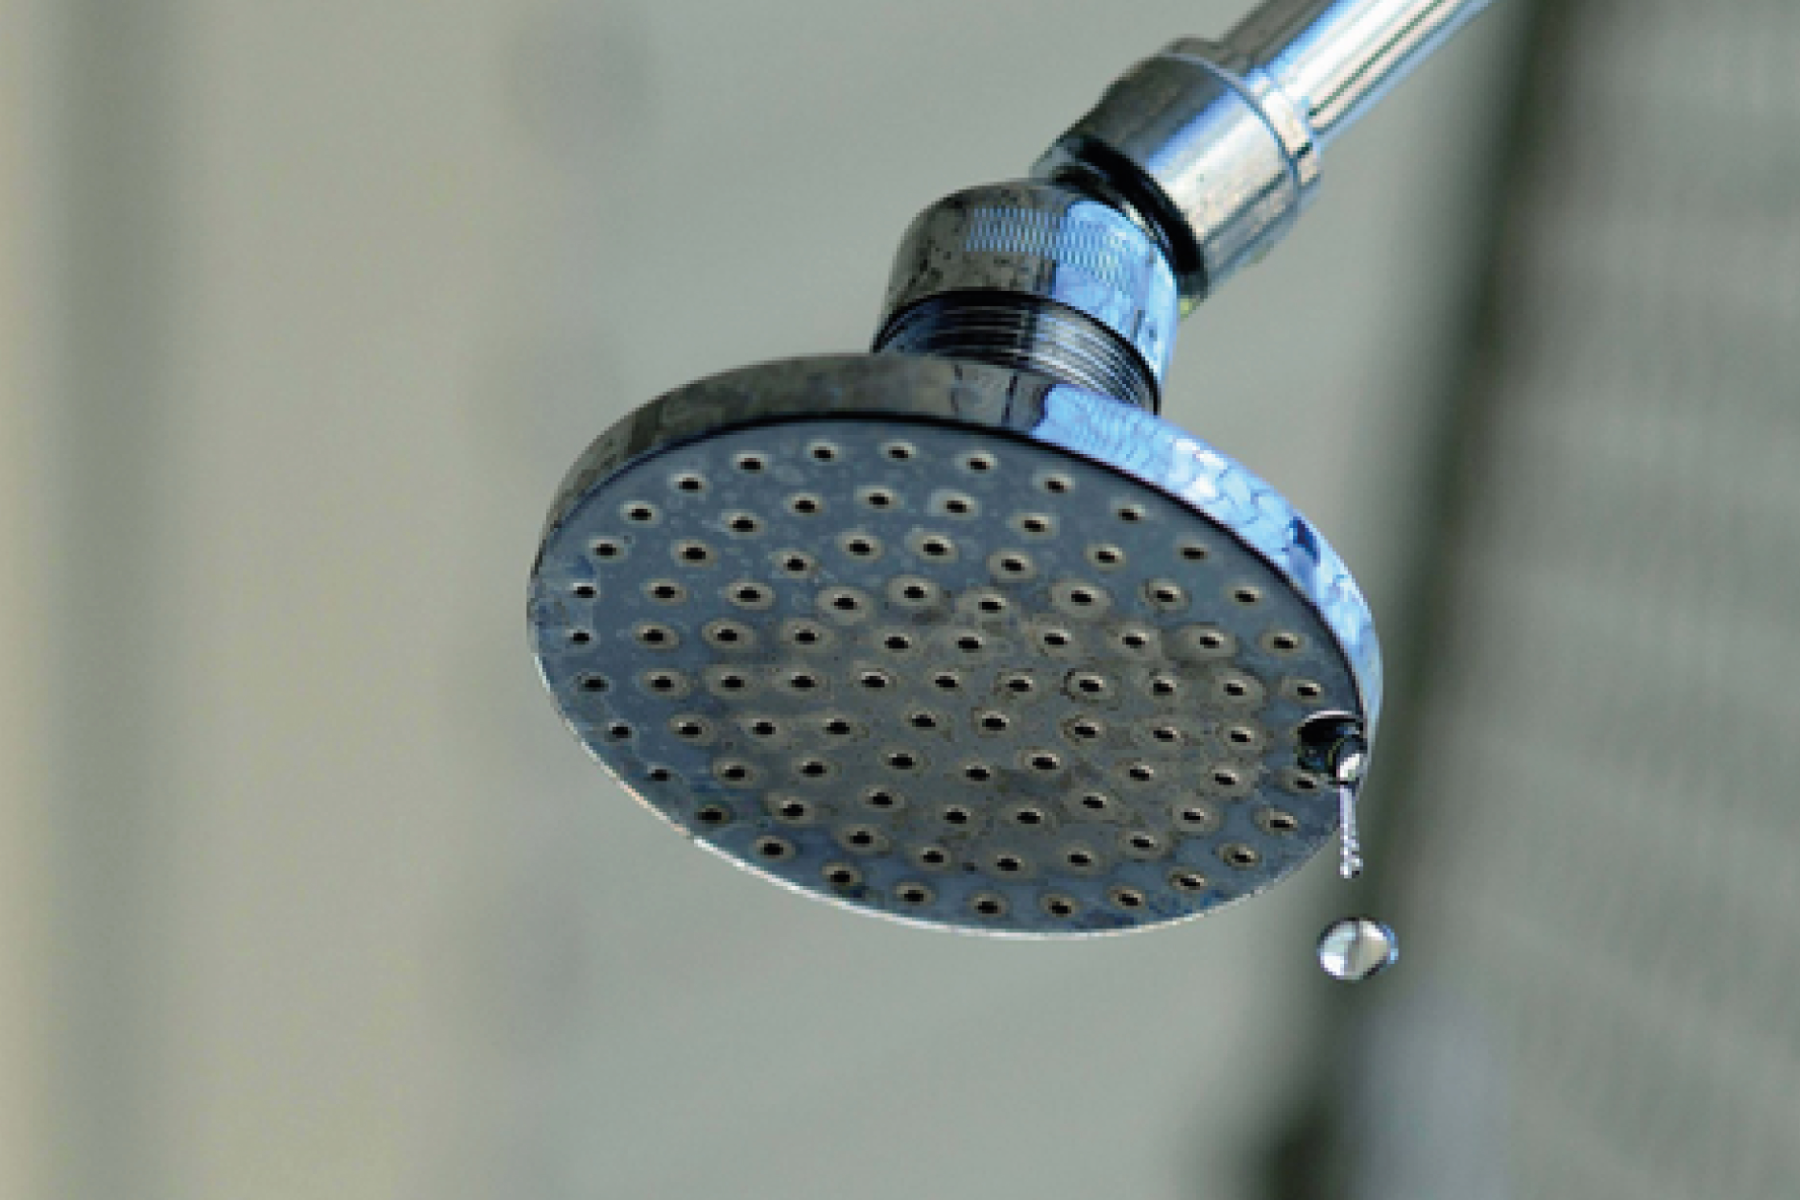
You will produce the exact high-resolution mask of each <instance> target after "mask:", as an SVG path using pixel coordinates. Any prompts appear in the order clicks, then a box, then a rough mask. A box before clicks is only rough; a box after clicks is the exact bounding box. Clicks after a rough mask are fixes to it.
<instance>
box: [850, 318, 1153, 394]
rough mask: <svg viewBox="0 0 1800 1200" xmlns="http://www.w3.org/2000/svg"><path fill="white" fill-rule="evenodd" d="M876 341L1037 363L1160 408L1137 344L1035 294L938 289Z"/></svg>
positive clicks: (1053, 373) (894, 348)
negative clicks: (1136, 350) (1134, 349)
mask: <svg viewBox="0 0 1800 1200" xmlns="http://www.w3.org/2000/svg"><path fill="white" fill-rule="evenodd" d="M875 349H876V350H877V352H881V353H890V354H925V355H932V356H935V357H938V358H955V359H965V360H969V361H973V362H983V363H988V364H990V365H992V366H996V367H1008V368H1011V369H1014V370H1025V371H1036V372H1037V373H1039V374H1041V375H1047V376H1049V377H1050V378H1051V379H1054V380H1056V381H1058V382H1059V383H1067V384H1072V385H1073V386H1075V387H1079V388H1083V389H1085V390H1087V391H1090V392H1096V393H1098V394H1100V395H1103V396H1111V397H1113V398H1115V399H1118V400H1123V401H1125V402H1126V403H1128V404H1133V405H1135V406H1137V407H1138V408H1142V409H1145V410H1146V411H1149V412H1155V411H1156V380H1155V379H1153V378H1151V376H1150V373H1149V370H1148V368H1146V367H1145V365H1144V361H1143V360H1142V359H1141V358H1139V357H1138V356H1137V355H1136V354H1134V353H1133V352H1132V350H1131V347H1129V346H1127V345H1126V344H1125V343H1124V342H1123V341H1121V340H1120V339H1119V338H1118V337H1117V336H1116V335H1114V334H1113V333H1112V332H1111V331H1110V330H1108V329H1106V328H1105V327H1104V326H1102V325H1101V324H1100V323H1099V322H1097V321H1095V320H1094V319H1093V318H1091V317H1088V316H1085V315H1084V314H1082V313H1078V312H1076V311H1074V310H1073V309H1068V308H1064V307H1062V306H1061V305H1059V304H1054V303H1051V302H1049V301H1045V300H1039V299H1036V298H1035V297H1032V296H1021V295H1018V294H1016V293H1012V292H952V293H950V294H948V295H943V296H933V297H931V298H930V299H928V300H925V301H922V302H921V303H918V304H915V305H913V306H912V307H911V308H909V309H907V310H905V311H904V312H902V313H900V314H899V315H898V316H896V317H895V318H894V319H893V320H892V321H890V322H888V325H887V328H885V329H883V330H882V332H881V336H880V338H878V339H877V341H876V343H875Z"/></svg>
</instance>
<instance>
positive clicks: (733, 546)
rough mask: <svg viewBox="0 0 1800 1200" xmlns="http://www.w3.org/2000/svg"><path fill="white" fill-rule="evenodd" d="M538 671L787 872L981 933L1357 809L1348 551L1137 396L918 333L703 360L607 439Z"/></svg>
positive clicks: (1150, 918)
mask: <svg viewBox="0 0 1800 1200" xmlns="http://www.w3.org/2000/svg"><path fill="white" fill-rule="evenodd" d="M531 617H532V628H533V632H534V635H535V638H536V643H537V653H538V656H539V660H540V662H541V664H542V668H543V672H544V677H545V680H546V681H547V683H548V684H549V687H550V690H551V693H552V694H553V696H554V697H555V699H556V701H557V703H558V705H559V706H560V707H561V708H562V710H563V713H564V715H565V717H566V718H567V719H568V721H569V724H570V726H571V727H572V728H573V729H574V731H575V733H576V735H577V736H578V737H579V738H580V739H581V740H582V741H583V742H584V743H585V744H586V745H587V746H588V747H589V748H590V749H591V750H592V751H593V752H594V754H595V755H596V756H597V757H598V758H599V759H600V760H601V761H602V762H603V763H605V764H606V765H607V766H608V767H609V768H611V769H612V771H613V772H614V773H615V774H616V775H617V776H618V777H619V779H620V780H621V781H622V782H623V783H624V784H625V785H626V786H627V787H628V788H630V789H631V790H632V791H633V792H634V793H636V794H637V795H638V796H639V797H640V798H641V799H643V800H644V801H645V803H647V804H648V805H649V806H651V807H652V808H653V809H654V810H656V811H657V812H659V813H660V814H662V815H663V816H664V817H666V818H667V819H668V820H670V821H671V822H673V823H674V824H675V825H676V826H677V827H679V828H681V829H682V830H684V831H685V832H687V833H689V834H690V835H691V836H692V837H694V838H695V839H696V840H698V841H699V842H700V843H701V844H703V845H705V846H708V847H710V848H712V849H714V850H717V851H719V852H720V853H722V854H725V855H726V856H728V857H730V858H732V859H734V860H736V861H738V862H740V863H742V864H744V865H746V866H748V867H750V868H751V869H753V870H755V871H758V872H760V873H762V874H764V875H766V876H768V877H770V878H772V879H774V880H777V881H778V882H782V883H786V884H788V885H790V886H792V887H795V888H799V889H801V890H804V891H808V892H810V893H812V894H815V895H819V896H824V897H827V898H830V899H834V900H838V901H840V902H843V903H847V904H851V905H855V906H858V907H861V908H865V909H869V910H873V911H877V912H881V913H884V914H886V915H890V916H896V917H901V918H904V919H908V920H913V921H919V922H926V923H932V924H939V925H949V926H957V927H961V928H965V929H973V930H980V931H984V932H994V933H1015V934H1057V933H1061V934H1079V933H1099V932H1109V931H1114V930H1120V929H1128V928H1133V927H1136V926H1142V925H1148V924H1154V923H1158V922H1163V921H1170V920H1177V919H1180V918H1183V917H1189V916H1194V915H1197V914H1200V913H1203V912H1206V911H1209V910H1211V909H1214V908H1217V907H1219V906H1220V905H1222V904H1225V903H1228V902H1230V901H1232V900H1236V899H1239V898H1241V897H1244V896H1248V895H1251V894H1253V893H1255V892H1257V891H1260V890H1262V889H1263V888H1265V887H1267V886H1269V885H1270V884H1271V883H1273V882H1275V881H1276V880H1278V879H1280V878H1281V877H1283V876H1284V875H1286V874H1288V873H1289V872H1291V871H1293V870H1294V869H1295V868H1296V867H1298V866H1299V865H1300V864H1301V863H1302V862H1304V861H1305V860H1306V859H1307V858H1308V857H1309V856H1310V855H1311V854H1312V853H1313V852H1314V851H1316V850H1317V849H1318V848H1319V847H1320V846H1321V845H1323V844H1324V843H1325V842H1326V841H1327V840H1328V839H1329V838H1330V836H1331V834H1332V832H1333V831H1334V829H1335V828H1336V825H1337V813H1336V808H1335V790H1334V788H1333V786H1332V782H1331V779H1330V777H1329V776H1328V775H1326V774H1323V773H1321V772H1319V771H1316V770H1312V769H1309V768H1308V767H1307V766H1306V765H1304V764H1303V763H1302V761H1301V758H1300V754H1301V750H1302V742H1301V734H1300V731H1301V729H1302V726H1303V725H1304V724H1305V722H1306V721H1307V720H1308V719H1309V718H1311V717H1313V716H1315V715H1317V714H1334V715H1342V714H1352V715H1354V717H1355V718H1356V719H1359V720H1363V721H1368V722H1371V723H1372V719H1373V715H1374V709H1375V706H1376V705H1377V703H1378V689H1379V683H1378V678H1379V665H1378V657H1377V651H1376V647H1375V641H1374V634H1373V630H1372V628H1371V625H1370V622H1369V614H1368V611H1367V609H1366V608H1365V607H1364V605H1363V601H1362V598H1361V597H1360V595H1358V593H1357V591H1356V587H1355V585H1354V584H1353V583H1352V582H1351V580H1350V577H1349V575H1348V574H1347V572H1346V571H1345V570H1344V568H1343V565H1342V564H1341V563H1340V562H1339V561H1338V559H1337V558H1336V556H1335V555H1333V554H1332V552H1331V551H1330V549H1329V548H1328V547H1326V546H1325V544H1324V542H1323V541H1322V540H1321V539H1320V538H1319V537H1318V536H1317V534H1316V533H1315V532H1314V531H1313V530H1312V528H1311V527H1310V526H1309V525H1308V524H1307V523H1306V522H1305V521H1304V520H1303V519H1302V518H1300V517H1299V516H1298V514H1296V513H1294V512H1293V510H1292V509H1291V508H1289V507H1288V506H1287V504H1286V503H1285V502H1284V501H1283V500H1282V499H1281V498H1280V497H1279V496H1278V495H1277V494H1276V493H1275V492H1274V491H1273V490H1272V489H1270V488H1269V487H1268V486H1267V485H1265V484H1263V483H1262V482H1261V481H1259V480H1257V479H1256V478H1255V477H1254V476H1252V475H1250V474H1249V473H1248V472H1247V471H1245V470H1244V469H1243V468H1242V467H1240V466H1238V465H1237V464H1235V463H1234V462H1232V461H1231V460H1230V459H1229V458H1227V457H1225V456H1224V455H1222V454H1220V453H1219V452H1218V451H1216V450H1213V449H1211V448H1210V447H1208V446H1206V445H1205V444H1204V443H1202V442H1200V441H1198V440H1197V439H1195V438H1193V437H1191V436H1190V435H1188V434H1185V433H1183V432H1182V431H1180V430H1178V429H1176V428H1175V427H1173V426H1171V425H1169V424H1167V423H1165V422H1163V421H1160V420H1158V419H1157V418H1156V417H1153V416H1151V415H1150V414H1148V413H1145V412H1143V411H1141V410H1138V409H1135V408H1130V407H1127V406H1125V405H1123V404H1121V403H1120V402H1118V401H1116V400H1112V399H1108V398H1105V397H1101V396H1098V395H1095V394H1093V393H1090V392H1087V391H1084V390H1082V389H1078V388H1075V387H1071V386H1069V385H1066V384H1061V383H1057V382H1055V381H1053V380H1051V379H1048V378H1047V377H1043V376H1039V375H1035V374H1028V373H1024V372H1015V371H1011V370H1007V369H1003V368H998V367H993V366H989V365H986V364H981V363H970V362H957V361H947V360H941V359H935V358H928V357H913V356H903V355H869V356H856V357H841V358H818V359H807V360H799V361H791V362H782V363H775V364H771V365H767V366H760V367H751V368H748V369H746V370H741V371H734V372H730V373H728V374H725V375H721V376H718V377H715V378H713V379H708V380H704V381H702V382H699V383H696V384H692V385H690V386H688V387H685V388H682V389H680V390H679V391H676V392H674V393H672V394H670V395H668V396H665V397H664V398H662V399H661V400H658V401H657V402H655V403H654V404H652V405H650V406H648V407H647V408H644V409H641V410H639V411H638V412H637V413H635V414H633V415H632V416H631V417H629V418H627V419H626V420H625V421H623V422H621V423H620V424H619V425H618V426H616V427H615V428H614V429H613V430H612V431H610V432H609V433H608V434H606V435H605V436H604V437H602V438H601V439H600V440H599V441H598V442H596V443H595V444H594V446H593V447H591V448H590V449H589V451H588V452H587V454H586V455H585V456H583V458H582V459H581V461H580V462H579V463H578V464H577V465H576V467H575V470H574V472H573V473H572V474H571V475H570V477H569V480H568V482H567V483H566V484H565V485H564V487H563V489H562V491H561V493H560V494H559V496H558V499H557V502H556V505H555V508H554V509H553V511H552V515H551V520H550V527H549V530H548V533H547V534H546V537H545V540H544V544H543V549H542V553H541V554H540V556H539V559H538V563H537V568H536V571H535V573H534V576H533V584H532V604H531Z"/></svg>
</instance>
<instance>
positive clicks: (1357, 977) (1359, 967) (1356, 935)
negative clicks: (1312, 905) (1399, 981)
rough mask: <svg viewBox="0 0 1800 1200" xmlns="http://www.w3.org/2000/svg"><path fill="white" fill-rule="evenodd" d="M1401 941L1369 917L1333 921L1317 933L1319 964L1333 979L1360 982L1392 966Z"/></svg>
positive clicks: (1397, 956) (1395, 960) (1398, 955)
mask: <svg viewBox="0 0 1800 1200" xmlns="http://www.w3.org/2000/svg"><path fill="white" fill-rule="evenodd" d="M1399 958H1400V940H1399V939H1398V938H1397V937H1395V936H1394V931H1393V930H1392V929H1389V928H1388V927H1387V926H1386V925H1383V924H1382V923H1381V922H1380V921H1376V920H1373V919H1371V918H1369V917H1345V918H1344V919H1342V920H1341V921H1334V922H1332V924H1331V927H1330V928H1328V929H1326V930H1325V932H1324V933H1323V934H1321V935H1320V936H1319V966H1321V967H1323V968H1324V969H1325V973H1326V974H1327V975H1329V976H1331V977H1332V978H1333V979H1341V980H1343V981H1344V982H1345V983H1361V982H1362V981H1363V980H1365V979H1368V978H1370V977H1371V976H1374V975H1377V974H1379V973H1380V972H1382V971H1384V970H1386V969H1387V968H1388V967H1391V966H1393V965H1394V963H1395V962H1397V961H1398V960H1399Z"/></svg>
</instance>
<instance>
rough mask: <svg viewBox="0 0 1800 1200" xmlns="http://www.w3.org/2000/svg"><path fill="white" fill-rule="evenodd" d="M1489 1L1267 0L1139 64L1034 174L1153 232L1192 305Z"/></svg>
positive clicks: (1294, 212)
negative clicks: (1331, 151)
mask: <svg viewBox="0 0 1800 1200" xmlns="http://www.w3.org/2000/svg"><path fill="white" fill-rule="evenodd" d="M1488 2H1489V0H1267V2H1266V3H1264V4H1262V5H1261V6H1260V7H1258V8H1257V9H1255V10H1254V11H1253V12H1251V13H1250V14H1249V16H1247V17H1245V18H1244V19H1243V20H1242V21H1241V22H1240V23H1239V24H1238V25H1237V27H1236V28H1235V29H1233V30H1232V31H1231V33H1229V34H1228V35H1227V36H1226V37H1225V38H1224V39H1223V40H1221V41H1217V42H1212V41H1205V40H1201V39H1183V40H1180V41H1177V42H1174V43H1173V44H1171V45H1170V46H1168V47H1167V48H1165V49H1164V50H1163V51H1162V52H1161V53H1160V54H1158V55H1156V56H1155V57H1153V58H1150V59H1148V60H1146V61H1145V62H1143V63H1140V64H1138V66H1136V67H1135V68H1133V69H1132V70H1131V71H1130V72H1128V73H1127V74H1126V75H1125V76H1124V77H1122V78H1121V79H1120V80H1118V82H1116V83H1115V84H1114V85H1113V86H1112V87H1111V88H1110V89H1109V90H1108V91H1107V93H1106V94H1105V96H1104V97H1103V98H1102V100H1101V101H1100V103H1099V104H1098V105H1097V106H1096V107H1095V108H1094V109H1093V110H1092V111H1091V112H1089V113H1088V114H1087V115H1086V116H1085V117H1083V118H1082V119H1081V120H1080V121H1079V122H1077V123H1076V124H1075V126H1074V127H1072V128H1071V129H1070V130H1069V131H1068V132H1067V133H1066V134H1065V135H1064V136H1063V137H1062V138H1061V139H1059V140H1058V141H1057V143H1056V144H1055V146H1053V147H1052V148H1051V150H1050V151H1049V152H1048V153H1047V154H1046V155H1045V156H1044V157H1043V158H1042V159H1041V160H1040V161H1039V163H1038V164H1037V166H1036V168H1035V169H1034V171H1033V174H1034V175H1035V176H1036V177H1037V178H1039V179H1043V180H1054V181H1056V182H1061V183H1070V184H1074V185H1076V186H1084V185H1085V186H1086V187H1088V188H1090V189H1092V190H1094V191H1095V192H1097V193H1099V194H1101V195H1102V196H1103V198H1105V199H1107V200H1108V201H1109V202H1110V203H1112V204H1113V205H1114V206H1115V207H1119V208H1121V209H1122V210H1124V211H1126V212H1127V213H1129V214H1130V215H1131V216H1132V217H1133V219H1134V220H1137V221H1138V222H1139V223H1140V224H1141V225H1143V226H1144V227H1145V228H1146V229H1148V230H1149V231H1150V232H1152V233H1153V234H1154V235H1155V236H1156V238H1157V239H1158V241H1159V242H1160V243H1161V244H1162V246H1163V249H1164V251H1165V252H1166V253H1167V254H1168V256H1169V258H1170V260H1171V266H1172V267H1173V268H1174V271H1175V274H1176V277H1177V280H1178V283H1179V286H1180V292H1181V300H1182V311H1183V313H1186V312H1187V311H1190V310H1191V309H1192V307H1193V305H1194V304H1195V303H1197V302H1198V301H1199V300H1200V299H1202V298H1204V297H1205V296H1207V295H1208V294H1210V293H1211V292H1212V291H1214V290H1215V289H1216V288H1217V287H1218V286H1219V285H1220V284H1222V283H1223V282H1224V281H1225V279H1227V278H1228V277H1229V276H1230V275H1231V274H1232V273H1233V272H1235V271H1236V270H1238V269H1239V268H1241V267H1243V266H1245V265H1248V264H1249V263H1251V262H1254V261H1256V260H1257V259H1259V258H1260V257H1261V256H1262V255H1263V254H1264V253H1266V252H1267V251H1268V249H1269V248H1270V247H1271V246H1272V245H1273V244H1274V243H1275V242H1276V241H1278V240H1279V239H1280V238H1281V236H1282V235H1283V234H1285V233H1286V232H1287V230H1288V229H1289V228H1290V227H1291V226H1292V225H1293V223H1294V220H1295V219H1296V218H1297V217H1298V215H1299V213H1300V212H1301V210H1302V209H1303V208H1304V207H1305V206H1306V204H1307V202H1308V201H1309V200H1310V199H1311V198H1312V196H1313V193H1314V191H1315V189H1316V187H1317V185H1318V181H1319V173H1320V156H1321V152H1322V151H1323V150H1324V148H1325V147H1326V146H1328V145H1329V144H1330V143H1331V142H1332V141H1334V140H1335V139H1336V138H1337V136H1338V135H1339V134H1340V133H1342V132H1343V131H1344V130H1345V129H1346V128H1348V127H1349V126H1350V125H1351V124H1352V123H1353V122H1354V121H1356V120H1357V119H1358V118H1359V117H1360V116H1362V114H1363V113H1364V112H1366V111H1367V110H1368V108H1369V107H1370V106H1372V105H1373V104H1374V103H1375V102H1376V101H1377V100H1379V99H1380V98H1381V97H1382V96H1383V95H1385V94H1386V92H1387V91H1388V89H1389V88H1391V87H1392V86H1393V85H1395V84H1396V83H1398V82H1400V80H1402V79H1404V78H1405V77H1406V76H1407V75H1408V74H1409V73H1410V72H1411V71H1412V70H1413V68H1415V67H1416V66H1418V65H1419V63H1421V62H1423V61H1424V60H1425V58H1427V57H1428V56H1429V55H1430V54H1431V53H1432V52H1433V51H1434V50H1436V49H1437V48H1438V47H1439V46H1441V45H1443V43H1444V42H1445V41H1447V40H1448V39H1449V38H1450V37H1451V36H1452V35H1453V34H1454V33H1455V32H1456V31H1457V30H1458V29H1460V28H1462V26H1463V25H1465V24H1466V23H1467V22H1468V21H1470V20H1471V19H1472V18H1474V17H1475V16H1476V15H1477V14H1479V13H1480V12H1481V11H1482V10H1483V9H1484V8H1486V7H1487V5H1488Z"/></svg>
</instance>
